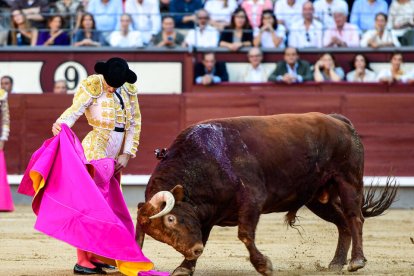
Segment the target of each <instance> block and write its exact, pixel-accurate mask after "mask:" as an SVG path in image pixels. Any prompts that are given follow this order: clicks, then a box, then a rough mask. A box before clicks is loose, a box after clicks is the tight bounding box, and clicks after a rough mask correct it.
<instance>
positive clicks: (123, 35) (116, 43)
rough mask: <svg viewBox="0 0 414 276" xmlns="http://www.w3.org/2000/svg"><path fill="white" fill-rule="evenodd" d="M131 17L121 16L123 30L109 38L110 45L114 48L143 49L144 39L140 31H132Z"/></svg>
mask: <svg viewBox="0 0 414 276" xmlns="http://www.w3.org/2000/svg"><path fill="white" fill-rule="evenodd" d="M131 23H132V20H131V16H130V15H129V14H126V13H124V14H123V15H122V16H121V28H120V30H119V31H113V32H112V33H111V34H110V35H109V38H108V42H109V45H111V46H112V47H142V46H143V43H142V37H141V33H140V32H139V31H132V28H131Z"/></svg>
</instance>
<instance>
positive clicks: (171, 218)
mask: <svg viewBox="0 0 414 276" xmlns="http://www.w3.org/2000/svg"><path fill="white" fill-rule="evenodd" d="M176 222H177V219H176V217H175V216H174V215H166V216H165V217H164V223H165V224H166V225H167V226H174V225H175V224H176Z"/></svg>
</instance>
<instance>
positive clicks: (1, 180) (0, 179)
mask: <svg viewBox="0 0 414 276" xmlns="http://www.w3.org/2000/svg"><path fill="white" fill-rule="evenodd" d="M13 210H14V205H13V198H12V195H11V191H10V186H9V182H8V181H7V168H6V159H5V158H4V151H3V150H0V211H13Z"/></svg>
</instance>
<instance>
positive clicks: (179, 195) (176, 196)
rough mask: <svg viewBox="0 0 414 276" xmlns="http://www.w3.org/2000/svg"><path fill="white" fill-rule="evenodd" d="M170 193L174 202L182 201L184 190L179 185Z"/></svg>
mask: <svg viewBox="0 0 414 276" xmlns="http://www.w3.org/2000/svg"><path fill="white" fill-rule="evenodd" d="M171 193H172V194H173V196H174V199H175V201H183V199H184V188H183V186H181V185H176V186H175V187H174V188H173V189H172V190H171Z"/></svg>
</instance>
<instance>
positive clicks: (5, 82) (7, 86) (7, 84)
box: [0, 76, 14, 94]
mask: <svg viewBox="0 0 414 276" xmlns="http://www.w3.org/2000/svg"><path fill="white" fill-rule="evenodd" d="M0 85H1V89H4V90H5V91H6V92H7V93H8V94H12V93H14V91H13V78H12V77H10V76H3V77H1V80H0Z"/></svg>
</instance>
